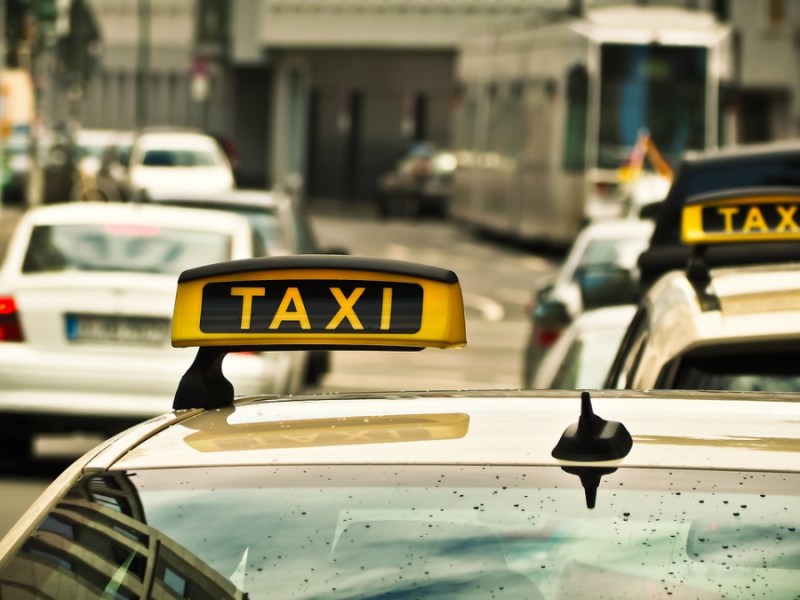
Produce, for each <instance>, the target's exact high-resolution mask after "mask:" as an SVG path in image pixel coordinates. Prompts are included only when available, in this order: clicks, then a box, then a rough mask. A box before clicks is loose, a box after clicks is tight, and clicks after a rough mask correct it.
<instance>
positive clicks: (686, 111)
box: [597, 44, 707, 169]
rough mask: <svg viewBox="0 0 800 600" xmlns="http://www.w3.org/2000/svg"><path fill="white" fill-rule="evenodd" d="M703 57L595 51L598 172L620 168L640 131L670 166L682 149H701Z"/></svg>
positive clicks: (678, 50)
mask: <svg viewBox="0 0 800 600" xmlns="http://www.w3.org/2000/svg"><path fill="white" fill-rule="evenodd" d="M706 54H707V50H706V49H705V48H693V47H676V46H660V45H647V46H636V45H625V44H604V45H603V46H602V47H601V62H602V67H601V78H602V83H601V89H600V134H599V140H598V142H599V148H598V165H597V166H598V167H600V168H612V169H613V168H617V167H620V166H622V164H623V163H624V162H625V161H626V160H627V158H628V155H629V154H630V152H631V150H632V149H633V147H634V145H635V144H636V140H637V138H638V137H639V134H640V133H641V132H643V131H648V132H649V133H650V137H651V139H652V140H653V142H655V144H656V146H657V147H658V149H659V151H660V152H661V154H663V155H664V157H665V158H667V160H669V161H670V162H672V164H677V163H678V161H679V160H680V157H681V155H682V153H683V152H684V151H685V150H690V149H702V148H703V147H704V146H705V133H706V131H705V104H706V94H705V88H706V86H705V82H706V63H707V57H706Z"/></svg>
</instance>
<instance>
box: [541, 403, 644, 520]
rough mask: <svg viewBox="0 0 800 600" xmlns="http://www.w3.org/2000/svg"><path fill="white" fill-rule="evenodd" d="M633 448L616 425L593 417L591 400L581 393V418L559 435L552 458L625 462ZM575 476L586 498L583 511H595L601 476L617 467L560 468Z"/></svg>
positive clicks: (619, 424)
mask: <svg viewBox="0 0 800 600" xmlns="http://www.w3.org/2000/svg"><path fill="white" fill-rule="evenodd" d="M632 447H633V438H632V437H631V434H630V433H628V430H627V429H625V426H624V425H623V424H622V423H619V422H618V421H606V420H605V419H603V418H601V417H598V416H597V415H596V414H594V410H593V409H592V397H591V395H590V394H589V392H581V416H580V418H579V419H578V422H577V423H573V424H572V425H570V426H569V427H567V429H566V430H565V431H564V433H563V434H562V435H561V439H560V440H558V444H556V447H555V448H553V452H552V456H553V458H557V459H560V460H572V461H579V462H601V461H606V460H618V459H621V458H625V457H626V456H627V455H628V453H629V452H630V451H631V448H632ZM561 468H562V469H563V470H564V471H566V472H567V473H571V474H572V475H577V476H578V477H580V479H581V485H583V489H584V491H585V494H586V507H587V508H594V506H595V501H596V499H597V488H598V487H599V485H600V479H601V478H602V476H603V475H609V474H611V473H613V472H614V471H616V470H617V469H616V467H586V466H576V467H561Z"/></svg>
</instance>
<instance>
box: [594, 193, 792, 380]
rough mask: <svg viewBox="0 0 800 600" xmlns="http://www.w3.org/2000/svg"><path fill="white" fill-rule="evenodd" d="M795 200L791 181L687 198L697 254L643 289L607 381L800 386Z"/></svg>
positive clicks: (691, 243) (688, 233) (689, 236)
mask: <svg viewBox="0 0 800 600" xmlns="http://www.w3.org/2000/svg"><path fill="white" fill-rule="evenodd" d="M798 208H800V190H798V189H795V188H783V189H781V188H742V189H738V190H729V191H726V192H723V193H714V194H706V195H701V196H697V197H695V198H692V199H690V200H689V202H688V203H687V205H686V207H685V208H684V210H683V222H682V239H683V243H684V244H686V245H687V246H688V247H689V248H691V249H692V250H691V251H690V252H691V256H692V258H691V260H690V261H689V262H688V263H687V266H686V269H684V270H682V271H672V272H670V273H668V274H666V275H664V276H663V277H661V278H660V279H659V280H658V281H656V283H654V284H653V286H652V287H651V288H650V289H649V290H648V291H647V293H646V294H645V295H644V296H643V298H642V300H641V302H640V305H639V309H638V311H637V313H636V315H635V316H634V317H633V319H632V322H631V326H630V327H629V328H628V331H627V332H626V334H625V338H624V339H623V341H622V343H621V346H620V348H619V351H618V353H617V356H616V358H615V360H614V364H613V366H612V367H611V371H610V373H609V375H608V378H607V381H606V387H610V388H632V389H649V388H659V389H706V390H714V389H720V390H738V391H748V390H752V391H758V390H764V391H775V392H781V391H782V392H798V391H800V372H798V370H797V360H796V357H797V353H798V351H799V350H800V263H798V262H796V260H792V259H789V260H787V258H786V257H787V255H788V256H790V257H791V256H792V254H793V253H794V252H795V249H794V248H793V247H794V246H796V245H797V242H796V240H797V239H798V237H800V212H798ZM787 248H788V253H787V252H786V250H787Z"/></svg>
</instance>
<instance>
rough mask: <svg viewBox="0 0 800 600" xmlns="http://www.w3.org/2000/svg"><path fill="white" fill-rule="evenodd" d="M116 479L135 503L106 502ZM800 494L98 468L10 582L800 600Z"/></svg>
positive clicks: (635, 476) (252, 592) (239, 590)
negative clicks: (587, 492) (102, 497)
mask: <svg viewBox="0 0 800 600" xmlns="http://www.w3.org/2000/svg"><path fill="white" fill-rule="evenodd" d="M121 476H122V477H121ZM123 480H126V481H123ZM112 486H117V487H116V488H114V493H116V494H120V495H126V496H128V501H127V503H126V504H125V505H127V506H128V507H129V509H128V510H124V511H115V510H111V509H108V508H106V507H104V506H103V505H101V504H98V503H97V502H95V499H94V494H95V492H96V491H100V490H102V491H103V493H106V494H107V493H109V488H111V487H112ZM798 495H800V475H798V474H796V473H794V474H786V473H760V472H752V471H747V472H736V471H721V472H716V471H709V470H701V471H698V470H688V471H683V470H680V469H669V470H651V469H642V468H633V469H626V468H620V469H618V470H617V471H614V472H613V473H611V474H605V475H603V478H602V481H601V483H600V488H599V490H598V495H597V505H596V507H595V508H594V509H588V508H587V507H586V501H585V496H584V490H583V489H582V487H581V483H580V480H579V478H578V477H577V476H575V475H572V474H569V473H567V472H565V471H563V470H562V469H560V468H558V467H525V468H520V467H513V466H509V467H492V468H487V467H486V466H417V467H398V466H394V465H393V466H391V467H365V466H338V467H337V466H333V467H324V466H323V467H309V466H302V467H238V468H225V469H222V468H211V469H207V468H203V469H197V468H187V469H178V470H176V469H157V470H150V471H148V470H139V471H137V472H136V473H131V474H129V475H128V474H120V473H115V474H94V475H91V476H89V477H87V478H85V479H84V480H83V481H81V482H79V484H78V485H76V486H75V488H74V489H73V490H72V491H71V492H70V493H69V495H68V496H67V497H66V498H65V499H64V501H63V502H61V503H60V504H58V505H57V506H56V507H55V508H54V509H53V511H52V512H51V515H50V517H49V518H48V521H46V522H45V523H47V522H49V521H50V520H56V521H58V522H59V525H58V526H57V527H53V526H47V528H45V524H44V523H43V524H42V525H41V526H40V527H39V528H38V529H37V530H35V531H34V533H33V534H32V535H31V537H30V538H29V539H28V540H27V541H26V542H25V543H24V545H23V546H22V548H21V550H20V551H19V552H18V553H17V554H16V555H15V556H14V557H12V558H11V559H10V561H9V562H7V563H6V567H5V569H4V570H3V571H2V572H0V586H2V585H8V582H12V581H13V582H14V584H15V585H16V586H19V587H24V588H25V589H32V590H37V591H38V592H39V593H41V594H42V595H48V594H49V597H86V596H89V597H99V596H101V595H103V594H106V595H108V597H122V598H127V597H135V596H137V595H138V593H139V592H141V590H150V589H153V590H154V593H153V594H152V595H153V597H163V596H166V593H163V592H162V590H163V591H165V592H167V591H168V592H170V593H171V594H177V597H186V598H201V599H203V598H242V597H247V598H250V599H252V600H255V599H259V598H304V599H309V598H379V597H401V598H412V597H413V598H419V597H426V598H492V597H503V596H507V597H509V598H526V599H535V598H547V599H556V598H558V599H561V598H573V599H578V598H591V599H596V598H598V597H607V598H634V597H635V598H642V597H647V598H652V597H659V598H660V597H664V598H676V599H688V598H691V599H696V598H726V599H739V598H748V599H749V598H754V597H756V598H771V599H789V598H791V599H794V598H796V595H797V590H798V582H799V581H800V530H798V527H797V519H796V512H797V511H796V507H797V503H798V499H799V498H798ZM121 532H126V534H123V533H121ZM32 564H36V568H31V565H32ZM156 592H158V593H156ZM169 597H172V596H169Z"/></svg>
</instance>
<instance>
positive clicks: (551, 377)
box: [531, 304, 636, 390]
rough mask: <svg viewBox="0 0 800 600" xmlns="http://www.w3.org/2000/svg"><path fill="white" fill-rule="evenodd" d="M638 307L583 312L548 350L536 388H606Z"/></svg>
mask: <svg viewBox="0 0 800 600" xmlns="http://www.w3.org/2000/svg"><path fill="white" fill-rule="evenodd" d="M635 313H636V305H635V304H623V305H620V306H605V307H603V308H595V309H594V310H587V311H586V312H583V313H581V314H580V315H579V316H578V318H577V319H575V320H574V321H573V322H572V323H570V324H569V327H567V329H566V330H565V331H564V332H563V333H562V334H561V335H560V336H559V338H558V341H557V342H556V343H555V344H554V345H553V346H552V347H551V348H550V349H549V350H548V351H547V353H546V354H545V355H544V358H543V359H542V362H541V363H540V364H539V368H538V369H537V370H536V374H535V376H534V378H533V385H532V386H531V387H533V388H534V389H551V388H552V389H583V390H585V389H598V388H601V387H603V383H604V382H605V379H606V376H607V375H608V371H609V369H611V363H612V361H613V360H614V356H615V354H616V353H617V350H618V349H619V345H620V342H622V337H623V336H624V335H625V331H626V330H627V329H628V325H630V323H631V319H633V315H634V314H635Z"/></svg>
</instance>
